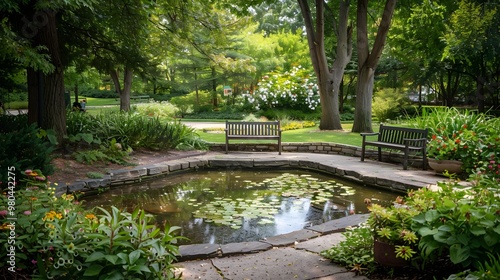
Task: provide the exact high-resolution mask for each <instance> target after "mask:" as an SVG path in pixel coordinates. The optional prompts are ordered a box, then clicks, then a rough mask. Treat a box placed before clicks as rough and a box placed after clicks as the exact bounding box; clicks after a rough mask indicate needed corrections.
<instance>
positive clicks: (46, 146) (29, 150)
mask: <svg viewBox="0 0 500 280" xmlns="http://www.w3.org/2000/svg"><path fill="white" fill-rule="evenodd" d="M46 135H47V134H46V132H45V131H43V130H41V129H39V128H37V127H36V125H35V124H32V125H30V126H27V125H26V124H24V125H23V124H20V126H19V128H18V129H16V130H14V131H11V132H8V133H0V166H2V167H5V168H7V167H14V169H15V173H16V176H17V177H20V175H21V174H20V171H21V170H25V169H33V168H35V167H38V168H40V169H41V170H42V171H43V172H44V173H45V174H48V175H49V174H51V173H52V172H53V171H54V167H53V166H52V164H51V163H50V162H51V159H52V155H51V153H52V152H53V151H54V149H55V145H54V144H52V143H51V142H50V141H49V140H48V137H47V136H46ZM6 176H7V173H6V172H0V182H6V181H7V177H6Z"/></svg>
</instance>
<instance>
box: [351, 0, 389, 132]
mask: <svg viewBox="0 0 500 280" xmlns="http://www.w3.org/2000/svg"><path fill="white" fill-rule="evenodd" d="M395 6H396V0H386V3H385V7H384V13H383V15H382V20H381V21H380V25H379V27H378V31H377V35H376V37H375V42H374V44H373V48H372V51H371V53H370V51H369V44H368V20H367V15H368V0H358V10H357V22H356V26H357V31H358V36H357V42H358V44H357V45H358V86H357V88H356V111H355V112H354V123H353V126H352V132H372V131H373V129H372V121H371V112H372V96H373V83H374V74H375V68H377V64H378V62H379V60H380V56H381V55H382V50H383V49H384V45H385V40H386V38H387V33H389V27H390V25H391V19H392V15H393V13H394V8H395Z"/></svg>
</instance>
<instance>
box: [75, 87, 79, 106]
mask: <svg viewBox="0 0 500 280" xmlns="http://www.w3.org/2000/svg"><path fill="white" fill-rule="evenodd" d="M74 90H75V102H78V99H79V98H78V82H76V83H75V88H74Z"/></svg>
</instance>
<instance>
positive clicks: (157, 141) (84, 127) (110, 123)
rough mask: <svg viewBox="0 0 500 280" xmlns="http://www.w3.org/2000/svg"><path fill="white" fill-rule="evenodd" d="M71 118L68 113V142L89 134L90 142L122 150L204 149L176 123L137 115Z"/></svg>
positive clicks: (201, 144) (186, 129) (122, 114)
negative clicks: (115, 146)
mask: <svg viewBox="0 0 500 280" xmlns="http://www.w3.org/2000/svg"><path fill="white" fill-rule="evenodd" d="M74 114H75V113H73V112H70V113H69V115H70V116H71V117H69V118H68V121H67V125H68V137H69V138H70V139H71V137H77V136H78V135H81V136H82V140H85V138H84V137H83V136H85V135H89V134H91V135H92V141H93V142H95V141H96V139H98V140H99V142H102V143H109V142H110V141H113V139H115V140H116V142H117V143H120V144H121V145H122V147H123V148H124V149H128V148H132V149H135V148H148V149H157V150H168V149H206V146H207V145H206V143H205V141H203V140H202V139H201V138H199V136H198V135H197V134H196V132H195V130H194V129H193V128H190V127H187V126H186V125H184V124H182V123H180V122H178V121H168V120H166V119H164V118H160V117H148V116H145V115H142V114H139V113H137V112H136V113H126V112H119V113H113V114H107V115H104V114H100V115H97V116H92V115H90V114H77V115H78V116H74ZM70 131H71V133H72V134H70ZM85 141H87V140H85Z"/></svg>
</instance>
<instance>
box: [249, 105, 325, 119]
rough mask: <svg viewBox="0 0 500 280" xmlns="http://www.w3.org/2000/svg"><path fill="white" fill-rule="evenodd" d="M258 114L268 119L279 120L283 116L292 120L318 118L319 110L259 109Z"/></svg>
mask: <svg viewBox="0 0 500 280" xmlns="http://www.w3.org/2000/svg"><path fill="white" fill-rule="evenodd" d="M258 114H259V115H261V116H264V117H266V118H268V119H270V120H279V119H283V118H291V119H294V120H318V119H320V116H321V113H320V112H304V111H302V110H294V109H283V108H281V109H267V110H261V111H259V112H258Z"/></svg>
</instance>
